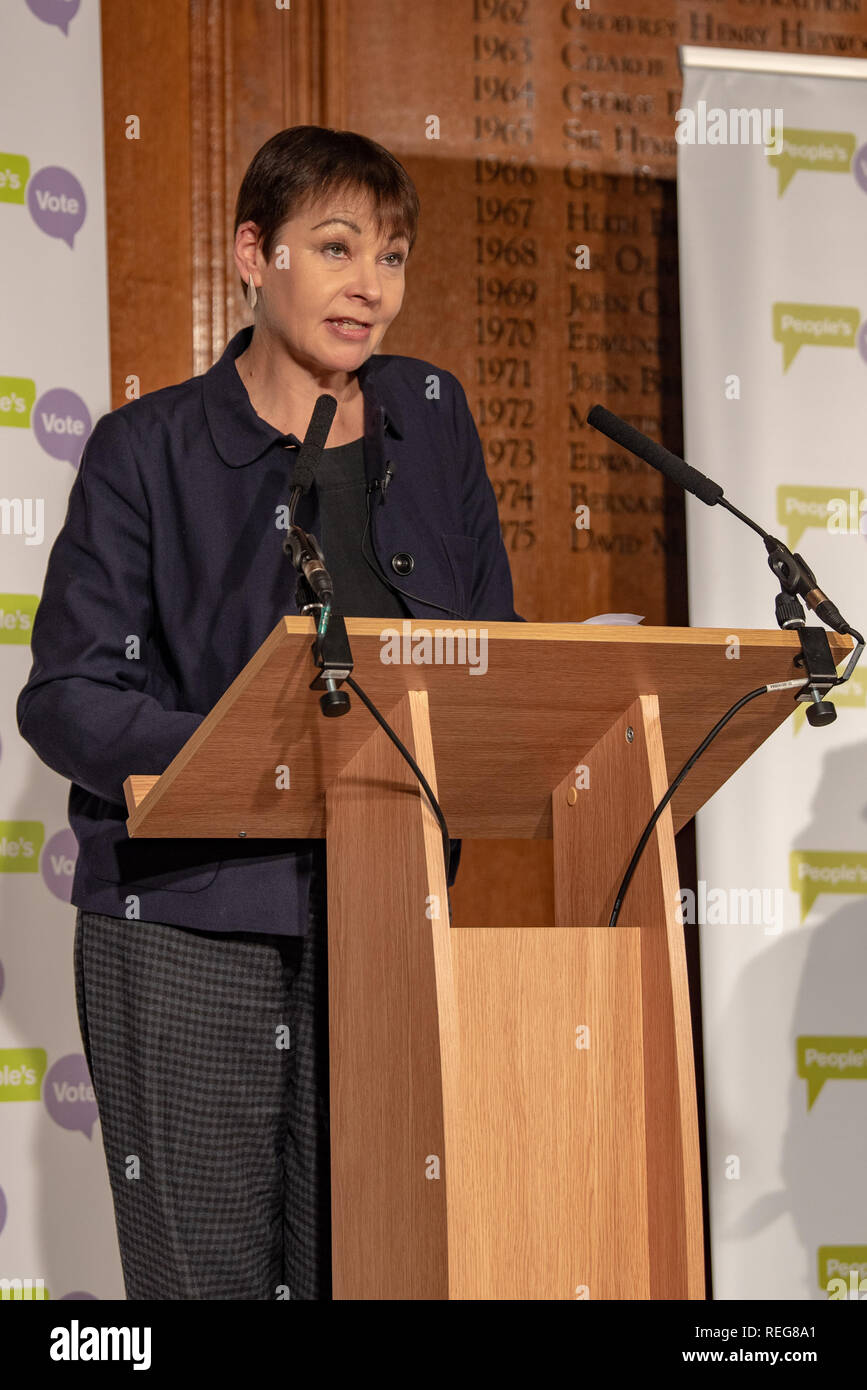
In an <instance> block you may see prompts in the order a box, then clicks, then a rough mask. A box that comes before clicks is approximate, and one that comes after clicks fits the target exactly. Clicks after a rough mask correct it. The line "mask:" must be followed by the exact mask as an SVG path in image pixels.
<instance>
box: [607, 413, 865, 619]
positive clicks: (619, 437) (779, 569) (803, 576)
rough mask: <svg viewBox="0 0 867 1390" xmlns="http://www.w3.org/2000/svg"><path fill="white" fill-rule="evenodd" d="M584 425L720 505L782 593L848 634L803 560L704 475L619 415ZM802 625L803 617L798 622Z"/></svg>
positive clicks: (834, 605) (691, 490) (611, 415)
mask: <svg viewBox="0 0 867 1390" xmlns="http://www.w3.org/2000/svg"><path fill="white" fill-rule="evenodd" d="M587 423H588V425H592V426H593V428H594V429H596V430H599V431H600V432H601V433H602V434H605V435H607V436H608V438H609V439H611V440H613V441H614V443H615V444H619V445H621V447H622V448H624V449H628V450H629V452H630V454H635V455H636V457H637V458H640V459H644V461H645V463H649V464H650V466H651V468H656V469H658V471H659V472H660V473H664V474H665V476H666V477H667V478H670V479H671V481H672V482H673V483H677V485H678V487H682V488H683V489H684V491H685V492H691V493H692V495H693V496H694V497H697V498H698V499H699V501H701V502H706V503H707V505H708V506H709V507H713V506H715V505H716V503H717V502H721V503H722V505H723V506H724V507H725V509H726V511H729V512H731V513H732V515H733V516H736V517H737V518H738V519H739V520H740V521H743V522H744V523H745V524H746V525H747V526H749V527H750V528H751V530H753V531H757V532H758V534H759V535H760V536H761V537H762V540H763V541H764V543H765V550H766V551H767V552H768V564H769V565H770V567H771V569H772V570H773V572H774V574H775V575H776V577H777V579H778V580H779V582H780V588H781V589H782V590H783V592H784V593H786V594H790V595H791V596H792V597H796V596H799V597H800V598H802V599H803V600H804V602H805V603H806V605H807V607H808V608H810V609H812V610H813V612H814V613H815V614H816V616H817V617H819V618H820V619H821V620H822V622H823V623H825V624H826V625H827V626H828V627H830V628H832V629H833V630H834V631H835V632H840V633H844V634H850V635H851V633H852V632H853V629H852V628H850V626H849V624H848V623H847V622H846V620H845V618H844V617H843V615H842V613H841V612H840V610H839V608H837V606H836V604H834V603H832V602H831V600H830V599H829V598H828V595H827V594H825V593H823V592H822V590H821V589H820V588H819V585H818V582H817V580H816V576H815V574H814V573H813V571H812V570H811V569H810V567H809V565H808V564H807V562H806V560H805V559H804V558H803V556H801V555H798V554H797V552H796V553H795V554H793V553H792V551H791V550H789V548H788V546H787V545H784V544H783V542H782V541H781V540H778V539H777V537H776V536H770V535H768V532H767V531H763V530H762V528H761V526H759V525H758V523H757V522H755V521H752V520H751V519H750V517H748V516H745V515H744V513H743V512H740V511H738V509H737V507H733V506H732V504H731V502H729V501H728V500H727V499H726V497H725V496H724V494H723V490H722V488H721V487H720V485H719V483H715V482H714V481H713V479H712V478H708V477H707V476H706V474H704V473H699V471H698V469H697V468H691V467H690V465H689V464H688V463H687V462H686V461H685V460H684V459H681V458H678V457H677V454H672V453H670V452H669V450H668V449H666V448H664V446H663V445H662V444H657V442H656V440H655V439H648V437H647V435H646V434H642V433H641V432H640V430H636V429H633V427H632V425H627V423H626V421H625V420H621V419H620V416H619V415H614V414H612V412H611V411H610V410H606V409H605V407H604V405H594V406H593V408H592V409H591V410H590V411H588V413H587ZM801 621H802V622H803V615H802V618H801Z"/></svg>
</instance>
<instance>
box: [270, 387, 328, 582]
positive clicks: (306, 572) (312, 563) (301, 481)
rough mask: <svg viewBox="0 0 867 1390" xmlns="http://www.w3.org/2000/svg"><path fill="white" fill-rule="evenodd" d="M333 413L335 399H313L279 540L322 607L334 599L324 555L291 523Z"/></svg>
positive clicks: (313, 539)
mask: <svg viewBox="0 0 867 1390" xmlns="http://www.w3.org/2000/svg"><path fill="white" fill-rule="evenodd" d="M336 412H337V400H336V398H335V397H334V396H329V395H327V394H323V395H321V396H319V397H318V398H317V401H316V404H315V405H314V407H313V414H312V415H311V416H310V424H309V425H308V426H307V433H306V434H305V436H304V441H303V443H302V445H301V448H300V449H299V450H298V457H297V458H296V460H295V468H294V470H293V473H292V484H291V487H292V495H291V498H290V502H289V533H288V535H287V538H286V540H285V541H284V542H283V550H284V553H285V554H286V555H289V556H291V558H292V564H293V565H294V567H295V569H296V570H297V571H298V573H299V574H302V575H303V576H304V578H305V579H306V580H307V583H308V585H309V586H310V590H311V592H312V594H313V596H314V598H315V599H317V600H318V601H319V602H320V603H321V604H322V606H323V608H324V607H326V606H327V605H328V604H330V603H332V602H333V600H334V584H333V582H332V579H331V575H330V574H329V573H328V570H327V569H326V568H325V556H324V555H323V554H322V548H321V546H320V544H319V542H318V541H317V539H316V537H315V536H309V535H308V534H307V532H306V531H303V530H302V529H301V527H300V526H296V525H295V508H296V507H297V505H298V498H299V497H302V496H304V495H305V493H307V492H309V491H310V488H311V487H312V485H313V478H314V475H315V473H316V467H317V464H318V463H319V460H320V459H321V458H322V450H323V449H324V448H325V441H326V440H327V439H328V431H329V430H330V429H331V425H332V422H333V420H334V416H335V414H336ZM299 602H300V600H299Z"/></svg>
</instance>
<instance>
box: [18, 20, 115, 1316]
mask: <svg viewBox="0 0 867 1390" xmlns="http://www.w3.org/2000/svg"><path fill="white" fill-rule="evenodd" d="M0 53H2V55H3V84H2V94H0V114H2V121H0V132H2V133H0V146H2V150H0V239H2V254H3V265H4V270H5V274H4V277H3V312H2V319H0V463H2V481H0V1280H7V1281H9V1282H8V1283H7V1284H2V1285H0V1298H5V1297H24V1298H51V1299H91V1298H99V1299H105V1298H123V1296H124V1287H123V1278H122V1274H121V1267H120V1260H119V1256H118V1249H117V1237H116V1234H115V1225H114V1212H113V1208H112V1202H111V1191H110V1187H109V1182H108V1173H107V1170H106V1164H105V1157H104V1154H103V1149H102V1138H101V1134H100V1128H99V1121H98V1119H97V1114H96V1103H95V1100H94V1096H93V1090H92V1087H91V1083H90V1076H89V1074H88V1071H87V1063H86V1060H85V1057H84V1053H83V1049H82V1041H81V1035H80V1032H79V1026H78V1017H77V1013H76V1006H75V992H74V979H73V958H72V946H73V932H74V929H75V908H74V907H73V906H72V905H71V903H70V893H71V889H72V875H73V870H74V867H75V858H76V854H77V845H76V841H75V837H74V836H73V834H72V831H71V830H70V829H69V822H68V820H67V813H66V806H67V798H68V795H69V783H68V782H66V781H65V780H64V779H63V778H61V777H59V776H57V774H56V773H54V772H52V771H50V769H49V768H47V767H45V766H44V765H43V764H42V763H41V762H40V761H39V759H38V758H37V757H36V755H35V753H34V752H33V751H32V749H31V748H29V747H28V745H27V744H26V743H25V742H24V740H23V739H22V738H21V737H20V735H19V733H18V726H17V722H16V702H17V698H18V693H19V691H20V690H21V687H22V686H23V685H24V683H25V681H26V680H27V677H28V674H29V671H30V662H31V652H30V631H31V628H32V623H33V615H34V613H35V611H36V606H37V604H38V602H39V596H40V593H41V590H42V583H43V578H44V575H45V566H46V562H47V559H48V553H49V551H50V549H51V545H52V543H53V541H54V538H55V536H56V535H57V532H58V531H59V530H60V527H61V526H62V524H63V520H64V517H65V515H66V506H67V499H68V496H69V489H70V487H71V486H72V483H73V480H74V478H75V474H76V469H77V468H78V464H79V461H80V458H81V452H82V449H83V447H84V443H85V441H86V439H87V436H88V435H89V433H90V430H91V427H92V425H93V424H95V423H96V421H97V419H98V418H99V416H100V415H102V414H104V413H105V412H106V411H107V410H108V409H109V406H110V400H109V360H108V302H107V279H106V236H105V174H104V164H103V134H102V66H101V64H102V59H101V44H100V10H99V5H98V4H87V5H81V6H80V7H79V5H78V4H77V3H75V0H72V3H70V0H26V3H25V0H14V3H13V0H5V2H4V3H3V5H2V6H0Z"/></svg>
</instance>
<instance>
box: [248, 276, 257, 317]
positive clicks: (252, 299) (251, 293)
mask: <svg viewBox="0 0 867 1390" xmlns="http://www.w3.org/2000/svg"><path fill="white" fill-rule="evenodd" d="M258 298H259V296H258V295H257V293H256V286H255V285H254V284H253V272H252V271H251V272H250V278H249V280H248V281H247V303H248V304H249V306H250V308H251V309H255V307H256V301H257V299H258Z"/></svg>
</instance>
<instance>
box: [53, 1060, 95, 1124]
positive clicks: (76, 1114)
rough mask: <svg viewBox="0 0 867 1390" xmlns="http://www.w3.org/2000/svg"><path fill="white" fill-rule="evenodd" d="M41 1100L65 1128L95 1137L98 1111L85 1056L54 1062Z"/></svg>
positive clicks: (54, 1118) (57, 1121)
mask: <svg viewBox="0 0 867 1390" xmlns="http://www.w3.org/2000/svg"><path fill="white" fill-rule="evenodd" d="M42 1099H43V1101H44V1102H45V1109H46V1110H47V1111H48V1113H49V1115H50V1116H51V1118H52V1120H54V1121H55V1123H56V1124H59V1125H60V1126H61V1128H62V1129H80V1130H81V1132H82V1134H85V1135H87V1138H88V1139H92V1138H93V1126H94V1124H95V1123H96V1120H97V1115H98V1112H97V1108H96V1096H95V1095H94V1093H93V1085H92V1083H91V1080H90V1073H89V1071H88V1070H87V1059H86V1057H85V1056H84V1054H83V1053H81V1052H70V1053H68V1054H67V1055H66V1056H65V1057H60V1058H59V1059H58V1060H57V1061H56V1062H55V1063H54V1066H53V1067H52V1068H51V1069H50V1071H49V1072H48V1075H47V1076H46V1078H45V1081H44V1083H43V1086H42Z"/></svg>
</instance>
